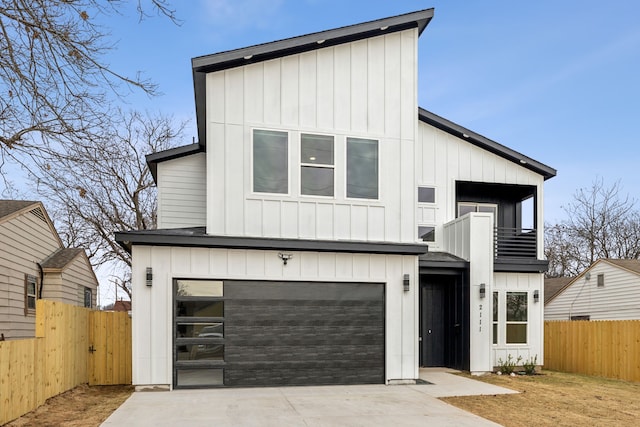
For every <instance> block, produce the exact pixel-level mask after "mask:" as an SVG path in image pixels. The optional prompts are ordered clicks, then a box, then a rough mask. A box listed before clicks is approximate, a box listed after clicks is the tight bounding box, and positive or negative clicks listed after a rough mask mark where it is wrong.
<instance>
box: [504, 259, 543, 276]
mask: <svg viewBox="0 0 640 427" xmlns="http://www.w3.org/2000/svg"><path fill="white" fill-rule="evenodd" d="M548 269H549V261H547V260H546V259H531V260H529V259H526V258H513V259H500V258H498V259H497V260H495V261H494V262H493V271H499V272H506V273H544V272H546V271H547V270H548Z"/></svg>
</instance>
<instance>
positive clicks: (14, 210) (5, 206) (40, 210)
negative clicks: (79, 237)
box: [0, 200, 63, 246]
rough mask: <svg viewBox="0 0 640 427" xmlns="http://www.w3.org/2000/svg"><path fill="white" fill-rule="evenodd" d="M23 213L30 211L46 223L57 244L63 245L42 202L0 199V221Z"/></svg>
mask: <svg viewBox="0 0 640 427" xmlns="http://www.w3.org/2000/svg"><path fill="white" fill-rule="evenodd" d="M25 213H32V214H33V215H35V216H36V217H37V218H38V219H40V220H42V221H43V222H45V223H46V224H47V226H48V227H49V230H50V231H51V234H53V236H54V238H55V239H56V240H57V241H58V243H59V246H63V244H62V240H61V239H60V236H59V235H58V231H57V230H56V228H55V227H54V226H53V222H52V221H51V218H49V214H48V213H47V210H46V209H45V208H44V205H43V204H42V202H36V201H31V200H0V223H3V222H5V221H9V220H11V219H12V218H15V217H17V216H20V215H23V214H25Z"/></svg>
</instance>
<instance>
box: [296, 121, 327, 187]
mask: <svg viewBox="0 0 640 427" xmlns="http://www.w3.org/2000/svg"><path fill="white" fill-rule="evenodd" d="M333 151H334V150H333V136H327V135H309V134H304V133H303V134H302V136H301V137H300V193H301V194H304V195H308V196H333V188H334V185H333V183H334V155H333Z"/></svg>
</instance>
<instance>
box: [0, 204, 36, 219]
mask: <svg viewBox="0 0 640 427" xmlns="http://www.w3.org/2000/svg"><path fill="white" fill-rule="evenodd" d="M35 204H38V202H34V201H29V200H0V219H2V218H4V217H5V216H9V215H11V214H14V213H16V212H18V211H21V210H22V209H24V208H27V207H29V206H31V205H35Z"/></svg>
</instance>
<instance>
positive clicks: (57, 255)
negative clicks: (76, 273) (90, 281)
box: [40, 248, 84, 270]
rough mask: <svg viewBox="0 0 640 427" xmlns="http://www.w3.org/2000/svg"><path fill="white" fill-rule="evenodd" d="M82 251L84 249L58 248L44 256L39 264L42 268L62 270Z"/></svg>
mask: <svg viewBox="0 0 640 427" xmlns="http://www.w3.org/2000/svg"><path fill="white" fill-rule="evenodd" d="M83 251H84V249H81V248H60V249H58V250H57V251H55V252H54V253H52V254H51V255H49V256H48V257H47V258H45V260H44V261H42V262H41V263H40V266H41V267H42V268H43V269H55V270H62V269H64V268H65V267H66V266H67V264H69V263H70V262H71V261H73V259H74V258H75V257H77V256H78V255H79V254H80V253H82V252H83Z"/></svg>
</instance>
